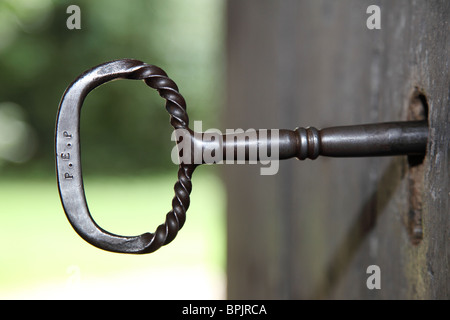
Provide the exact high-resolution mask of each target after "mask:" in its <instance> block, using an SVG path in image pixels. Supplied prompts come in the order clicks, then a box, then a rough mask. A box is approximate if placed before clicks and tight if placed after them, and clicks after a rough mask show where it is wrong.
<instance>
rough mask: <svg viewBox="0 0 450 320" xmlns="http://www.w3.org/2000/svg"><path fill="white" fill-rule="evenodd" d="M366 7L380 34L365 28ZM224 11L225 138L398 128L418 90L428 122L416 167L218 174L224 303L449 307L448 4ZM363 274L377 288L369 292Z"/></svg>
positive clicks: (254, 4)
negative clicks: (243, 132) (414, 233)
mask: <svg viewBox="0 0 450 320" xmlns="http://www.w3.org/2000/svg"><path fill="white" fill-rule="evenodd" d="M371 4H376V5H379V6H380V8H381V30H368V29H367V27H366V20H367V18H368V16H369V15H368V14H366V9H367V7H368V6H369V5H371ZM227 6H228V8H227V22H228V30H227V31H228V36H227V45H228V51H227V59H228V61H227V62H228V66H227V72H228V88H227V96H228V100H227V106H226V110H225V113H226V116H225V117H224V126H225V127H226V128H243V129H248V128H255V129H258V128H268V129H269V128H286V129H294V128H295V127H298V126H303V127H306V126H315V127H317V128H323V127H327V126H334V125H346V124H362V123H369V122H382V121H397V120H407V119H408V114H409V109H410V105H411V98H412V96H413V95H414V92H416V91H417V90H420V92H422V93H423V94H424V95H425V96H426V97H427V99H428V108H429V110H428V119H429V125H430V139H429V143H428V149H427V155H426V157H425V159H424V162H423V164H421V165H419V166H417V167H415V168H412V167H411V166H410V164H409V162H408V159H407V158H406V157H387V158H365V159H361V158H359V159H331V158H319V159H317V160H314V161H311V160H306V161H301V162H300V161H297V160H286V161H283V162H281V163H280V170H279V172H278V174H276V175H274V176H261V175H259V166H258V165H247V166H244V165H233V166H224V171H225V175H224V176H225V178H226V184H227V189H228V296H229V298H231V299H303V298H308V299H309V298H313V299H448V298H450V275H449V266H450V231H449V230H450V217H449V215H450V213H449V212H450V209H449V197H450V194H449V174H448V169H449V158H448V156H449V136H450V128H449V123H450V121H449V120H450V119H449V106H450V102H449V99H450V96H449V84H450V81H449V75H448V70H449V65H450V63H449V52H450V39H449V34H450V32H449V31H450V26H449V21H448V17H449V16H450V2H448V1H445V0H443V1H408V0H399V1H360V0H343V1H325V0H322V1H318V0H314V1H296V0H285V1H261V0H247V1H237V0H233V1H228V2H227ZM415 90H416V91H415ZM419 169H420V170H421V171H420V170H419ZM417 171H419V173H417ZM417 181H418V182H417ZM414 183H415V184H416V185H419V186H422V187H423V188H422V189H420V188H419V189H418V190H421V191H419V193H420V195H419V196H420V198H421V224H422V229H423V235H422V239H421V241H419V242H418V243H417V244H413V241H411V237H410V231H409V229H408V228H409V226H408V223H409V222H408V221H409V220H408V219H410V216H411V202H412V201H413V200H412V199H413V198H412V196H411V192H412V191H411V190H412V188H411V185H414ZM416 189H417V188H416ZM372 264H375V265H378V266H379V267H380V269H381V289H380V290H369V289H368V288H367V286H366V280H367V277H368V276H369V275H368V274H367V273H366V268H367V267H368V266H369V265H372Z"/></svg>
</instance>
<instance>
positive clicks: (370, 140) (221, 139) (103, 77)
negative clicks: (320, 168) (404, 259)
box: [55, 59, 428, 253]
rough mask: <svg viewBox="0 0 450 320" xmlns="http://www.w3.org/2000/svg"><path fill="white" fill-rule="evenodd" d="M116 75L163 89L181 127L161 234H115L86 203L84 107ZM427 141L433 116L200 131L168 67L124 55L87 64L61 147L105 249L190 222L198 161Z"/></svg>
mask: <svg viewBox="0 0 450 320" xmlns="http://www.w3.org/2000/svg"><path fill="white" fill-rule="evenodd" d="M114 79H135V80H143V81H144V82H145V83H146V84H147V85H148V86H150V87H151V88H154V89H156V90H158V92H159V94H160V96H161V97H163V98H164V99H165V100H166V109H167V111H168V112H169V115H170V123H171V125H172V126H173V128H174V129H175V131H176V133H177V146H178V148H179V150H180V151H181V149H183V156H180V161H179V170H178V181H177V182H176V183H175V186H174V190H175V196H174V198H173V200H172V210H170V211H169V213H167V215H166V220H165V222H164V223H163V224H161V225H160V226H158V227H157V229H156V231H155V232H154V233H144V234H142V235H138V236H119V235H116V234H112V233H110V232H108V231H106V230H104V229H102V228H101V227H100V226H98V225H97V224H96V223H95V221H94V220H93V218H92V216H91V214H90V212H89V209H88V206H87V202H86V196H85V193H84V187H83V176H82V170H81V157H80V111H81V107H82V105H83V101H84V99H85V97H86V96H87V95H88V93H89V92H90V91H91V90H93V89H94V88H96V87H98V86H99V85H101V84H103V83H105V82H108V81H111V80H114ZM427 140H428V125H427V122H426V121H407V122H390V123H378V124H366V125H353V126H342V127H332V128H326V129H322V130H318V129H316V128H297V129H295V130H285V129H281V130H278V129H272V130H255V132H254V135H253V136H249V135H246V134H243V133H236V134H229V135H223V136H216V137H215V138H214V139H212V138H211V135H208V134H204V133H197V132H194V131H192V130H191V129H190V128H189V118H188V115H187V112H186V102H185V100H184V98H183V97H182V95H181V94H180V93H179V91H178V87H177V85H176V84H175V82H174V81H173V80H171V79H170V78H169V77H168V76H167V74H166V73H165V72H164V71H163V70H162V69H160V68H158V67H156V66H153V65H148V64H146V63H143V62H141V61H137V60H131V59H122V60H115V61H111V62H107V63H104V64H101V65H99V66H96V67H94V68H92V69H90V70H88V71H86V72H85V73H83V74H82V75H80V76H79V77H78V78H77V79H76V80H75V81H74V82H72V84H71V85H70V86H69V87H68V88H67V89H66V91H65V93H64V95H63V97H62V99H61V103H60V105H59V110H58V116H57V123H56V132H55V152H56V169H57V179H58V187H59V193H60V197H61V202H62V205H63V207H64V211H65V213H66V215H67V218H68V220H69V221H70V223H71V224H72V226H73V228H74V229H75V231H76V232H77V233H78V234H79V235H80V236H81V237H82V238H83V239H85V240H86V241H87V242H89V243H90V244H92V245H94V246H96V247H98V248H101V249H104V250H108V251H113V252H121V253H150V252H153V251H155V250H157V249H159V248H160V247H161V246H163V245H166V244H168V243H169V242H171V241H172V240H173V239H174V238H175V236H176V235H177V233H178V231H179V230H180V229H181V228H182V227H183V225H184V222H185V220H186V211H187V210H188V208H189V195H190V193H191V190H192V183H191V178H192V174H193V172H194V170H195V168H196V167H197V166H198V165H201V164H204V163H217V162H220V161H222V160H242V161H251V160H261V159H262V156H261V154H263V155H265V156H267V157H269V158H270V159H272V160H274V161H277V160H281V159H288V158H293V157H296V158H298V159H301V160H303V159H306V158H309V159H315V158H317V157H318V156H320V155H322V156H331V157H367V156H391V155H424V154H425V152H426V147H427ZM181 146H183V148H181ZM212 150H214V157H210V158H207V157H204V156H200V157H197V155H198V154H200V155H204V154H205V152H206V153H208V154H212ZM261 150H271V151H272V152H270V155H269V154H268V153H261V152H260V151H261ZM187 151H190V155H189V156H186V154H187ZM207 151H209V152H207ZM241 151H242V152H241ZM253 151H254V152H253ZM227 157H228V158H227ZM230 158H231V159H230Z"/></svg>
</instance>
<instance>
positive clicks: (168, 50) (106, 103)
mask: <svg viewBox="0 0 450 320" xmlns="http://www.w3.org/2000/svg"><path fill="white" fill-rule="evenodd" d="M70 4H75V5H78V6H79V7H80V9H81V30H69V29H68V28H67V27H66V20H67V18H68V17H69V14H67V13H66V9H67V6H68V3H67V2H66V1H50V0H47V1H32V0H21V1H16V0H14V1H13V0H3V1H2V2H0V83H1V86H0V103H2V102H8V103H9V102H12V103H14V104H16V105H19V106H20V107H21V108H22V109H23V112H24V114H25V116H24V119H23V121H24V122H26V123H27V124H28V125H29V126H30V127H31V128H32V132H33V135H34V136H33V137H32V138H30V139H31V140H32V141H34V142H33V143H34V144H35V147H34V150H35V151H34V153H33V156H32V158H30V159H28V161H26V162H25V163H20V164H17V163H12V162H7V161H5V160H4V159H3V166H1V167H0V168H1V169H2V170H3V172H7V171H10V172H11V171H13V172H17V171H28V172H29V171H30V170H34V171H35V172H36V171H41V172H47V173H49V172H53V171H54V149H53V148H54V138H53V135H54V125H55V118H56V112H57V107H58V103H59V100H60V99H61V96H62V94H63V92H64V90H65V88H66V87H67V86H68V85H69V84H70V82H71V81H73V80H74V79H75V78H76V77H77V76H78V75H79V74H80V73H82V72H83V71H85V70H86V69H89V68H91V67H92V66H94V65H97V64H100V63H102V62H105V61H109V60H113V59H118V58H134V59H138V60H142V61H145V62H147V63H150V64H155V65H158V66H159V67H161V68H163V69H164V70H165V71H166V72H167V73H168V74H169V76H170V77H171V78H172V79H174V81H175V82H176V83H177V84H178V86H179V88H180V91H181V93H182V94H183V95H184V97H185V99H186V101H187V104H188V111H189V115H190V118H191V121H192V120H194V119H197V120H200V119H201V120H204V126H203V127H204V128H209V127H218V126H219V123H218V121H219V117H218V110H219V109H218V107H220V103H221V101H222V100H223V97H222V91H221V89H220V88H221V87H222V85H223V81H222V74H223V69H222V60H223V56H222V55H223V53H222V52H223V50H222V43H223V31H222V15H221V12H222V6H223V4H222V2H221V1H209V0H194V1H182V0H177V1H175V0H170V1H167V0H157V1H155V0H152V1H148V0H139V1H138V0H135V1H132V2H130V1H119V0H114V1H111V0H109V1H107V0H96V1H87V0H84V1H74V2H71V3H70ZM81 123H82V128H81V130H82V137H81V138H82V150H83V153H82V156H83V169H85V170H87V171H88V172H89V171H90V172H96V173H109V174H129V173H141V172H142V171H143V170H148V168H151V169H152V170H157V171H159V170H165V169H167V168H170V169H172V168H173V166H174V165H173V164H172V162H171V161H170V151H171V149H172V148H173V146H174V143H173V142H172V141H171V140H170V135H171V132H172V130H171V127H170V126H169V117H168V115H167V113H166V111H165V110H164V100H163V99H161V98H160V97H159V96H158V94H157V93H156V92H153V90H152V89H150V88H148V87H146V85H145V84H144V83H136V82H134V81H125V80H122V81H118V82H116V83H111V84H107V85H105V86H103V87H101V88H98V89H96V90H95V91H94V92H93V93H91V94H90V95H89V96H88V99H87V101H86V103H85V105H84V107H83V112H82V122H81ZM0 138H1V137H0ZM1 161H2V158H1V154H0V162H1Z"/></svg>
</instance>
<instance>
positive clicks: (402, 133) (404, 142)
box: [185, 121, 428, 164]
mask: <svg viewBox="0 0 450 320" xmlns="http://www.w3.org/2000/svg"><path fill="white" fill-rule="evenodd" d="M187 135H188V136H189V137H188V138H190V139H192V140H191V141H192V145H191V146H192V148H193V150H194V152H192V154H194V153H195V154H197V155H198V154H200V153H201V154H202V155H205V154H211V151H210V150H215V151H216V152H217V151H219V152H220V153H221V154H220V155H216V156H215V157H210V158H209V159H208V157H202V161H201V162H198V161H194V159H193V158H188V159H185V160H187V161H185V163H186V164H187V162H189V161H191V162H190V163H191V164H192V163H196V164H202V163H217V162H219V161H224V160H225V163H227V162H226V160H243V161H251V160H254V161H258V160H262V159H271V160H278V159H280V160H282V159H289V158H293V157H296V158H298V159H301V160H304V159H307V158H309V159H316V158H317V157H318V156H328V157H375V156H395V155H420V154H425V152H426V147H427V140H428V125H427V122H426V121H404V122H386V123H375V124H363V125H353V126H340V127H330V128H325V129H322V130H318V129H316V128H314V127H309V128H297V129H295V130H286V129H281V130H278V129H271V130H263V129H260V130H247V131H245V132H243V131H242V132H239V133H232V134H226V135H222V136H218V135H216V136H215V137H213V136H212V135H211V134H207V133H194V132H192V131H191V132H189V133H188V134H187ZM185 138H186V137H185ZM208 150H209V151H208ZM197 159H198V157H197ZM231 163H232V162H231Z"/></svg>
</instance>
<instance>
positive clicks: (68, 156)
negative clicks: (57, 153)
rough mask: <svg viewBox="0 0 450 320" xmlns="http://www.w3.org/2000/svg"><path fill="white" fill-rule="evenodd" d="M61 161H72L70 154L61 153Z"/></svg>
mask: <svg viewBox="0 0 450 320" xmlns="http://www.w3.org/2000/svg"><path fill="white" fill-rule="evenodd" d="M61 159H63V160H69V159H70V153H68V152H67V153H64V152H63V153H61Z"/></svg>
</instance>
